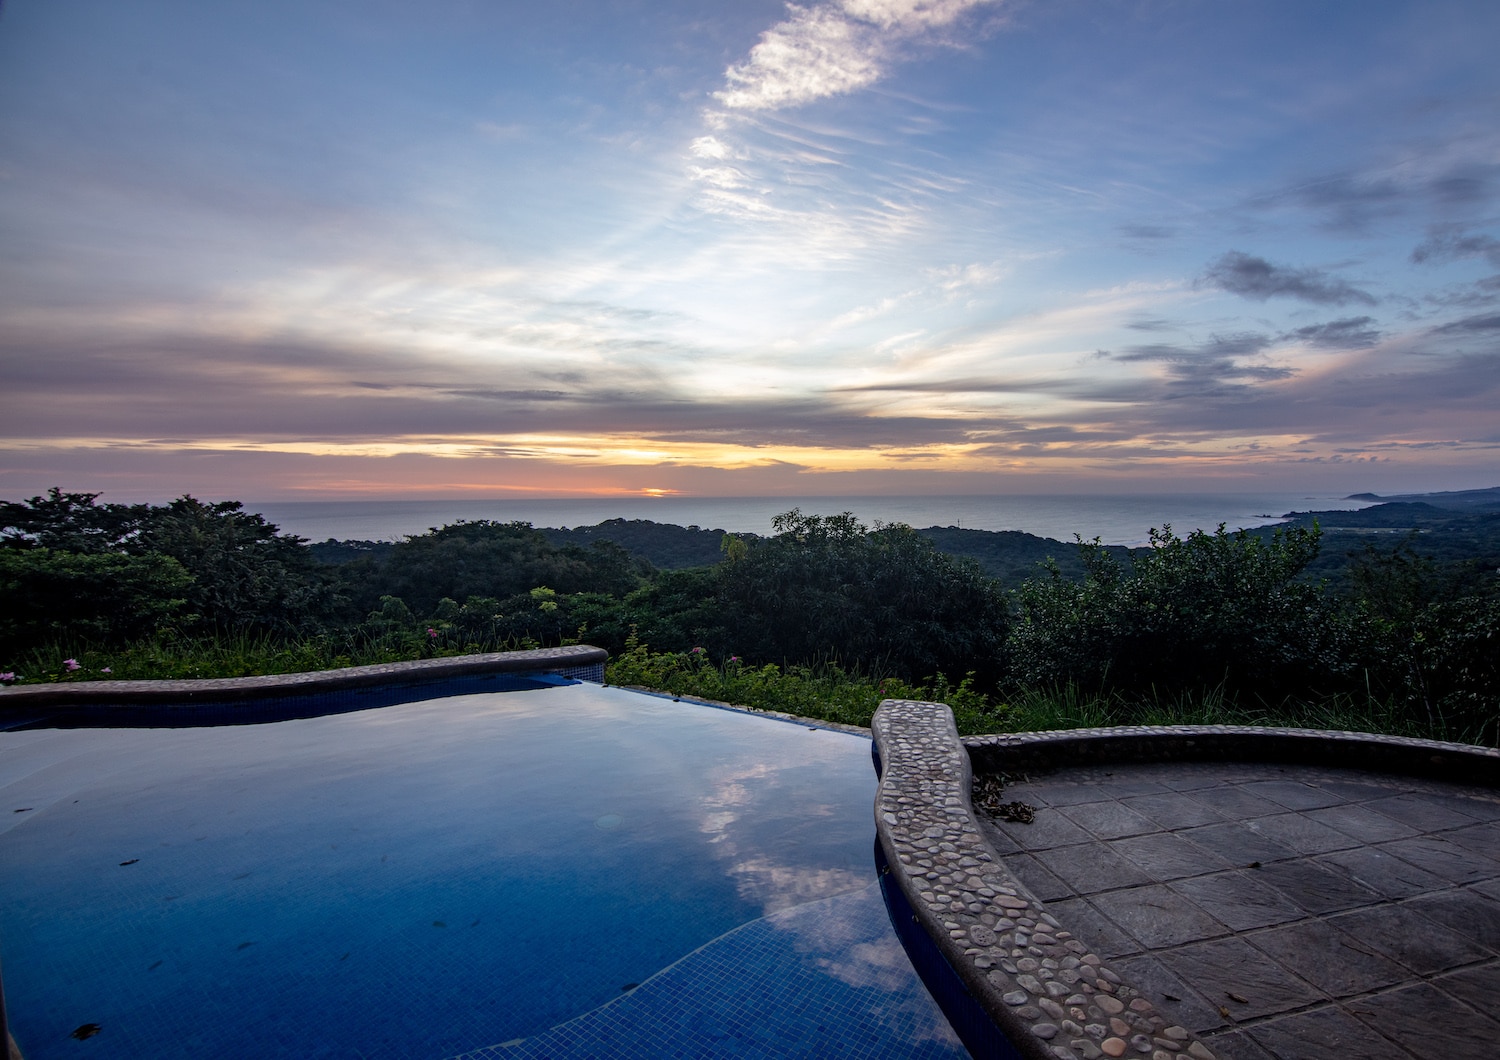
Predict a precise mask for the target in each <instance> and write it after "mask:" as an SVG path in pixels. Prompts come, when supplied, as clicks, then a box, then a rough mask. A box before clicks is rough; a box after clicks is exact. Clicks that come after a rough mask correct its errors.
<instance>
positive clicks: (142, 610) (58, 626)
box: [0, 547, 193, 669]
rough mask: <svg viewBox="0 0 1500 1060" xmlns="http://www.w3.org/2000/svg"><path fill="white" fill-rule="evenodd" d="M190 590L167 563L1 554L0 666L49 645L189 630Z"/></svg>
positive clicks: (153, 558)
mask: <svg viewBox="0 0 1500 1060" xmlns="http://www.w3.org/2000/svg"><path fill="white" fill-rule="evenodd" d="M192 584H193V578H192V575H190V574H189V573H188V572H187V571H186V570H184V569H183V567H182V564H180V563H178V562H177V561H176V560H175V559H172V558H170V557H167V556H160V555H147V556H127V555H121V554H119V553H110V552H92V553H90V552H65V551H61V550H58V549H51V548H41V547H36V548H24V549H22V548H0V600H4V601H5V606H4V607H0V662H3V660H5V659H14V658H15V657H16V656H18V655H19V654H20V653H21V652H23V651H26V650H28V649H31V648H36V647H41V646H43V645H45V644H47V643H49V642H52V641H57V640H64V639H68V640H72V641H77V642H79V643H81V644H100V645H102V644H115V643H120V642H124V641H127V640H131V639H134V638H136V637H142V636H148V635H151V634H153V633H156V632H157V631H158V630H160V629H162V628H164V627H172V626H176V625H178V624H180V623H184V622H186V621H188V620H189V612H188V602H187V594H188V593H189V591H190V590H191V588H192ZM0 668H6V669H8V668H9V667H8V666H5V667H0Z"/></svg>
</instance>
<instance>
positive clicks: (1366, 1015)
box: [1348, 983, 1500, 1060]
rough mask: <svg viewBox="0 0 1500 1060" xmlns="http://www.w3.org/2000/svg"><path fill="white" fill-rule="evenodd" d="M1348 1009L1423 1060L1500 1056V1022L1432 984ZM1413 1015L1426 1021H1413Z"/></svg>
mask: <svg viewBox="0 0 1500 1060" xmlns="http://www.w3.org/2000/svg"><path fill="white" fill-rule="evenodd" d="M1348 1009H1349V1011H1350V1012H1351V1013H1352V1014H1353V1015H1354V1016H1355V1018H1357V1019H1359V1020H1360V1021H1361V1022H1363V1023H1365V1024H1367V1025H1369V1026H1370V1027H1372V1028H1373V1029H1375V1030H1377V1031H1379V1032H1380V1033H1381V1034H1384V1035H1385V1036H1386V1037H1388V1038H1393V1039H1395V1040H1396V1041H1397V1042H1400V1043H1401V1044H1402V1045H1404V1046H1406V1048H1407V1049H1409V1050H1411V1052H1412V1053H1413V1054H1415V1055H1416V1056H1418V1057H1420V1058H1421V1060H1492V1058H1493V1057H1494V1056H1495V1055H1496V1054H1497V1052H1500V1023H1496V1022H1494V1021H1493V1020H1490V1019H1488V1018H1486V1017H1484V1016H1481V1015H1480V1014H1479V1013H1477V1012H1475V1011H1474V1010H1472V1009H1470V1008H1469V1007H1468V1006H1466V1005H1461V1004H1459V1003H1458V1002H1457V1001H1454V1000H1453V999H1452V998H1450V997H1448V995H1446V994H1444V993H1442V992H1441V991H1440V990H1438V989H1436V988H1435V987H1433V986H1431V985H1430V984H1428V983H1418V984H1417V985H1415V986H1409V987H1406V988H1405V989H1402V990H1393V991H1391V992H1390V993H1387V994H1377V995H1375V996H1373V997H1365V998H1360V999H1359V1001H1357V1002H1355V1003H1352V1004H1350V1005H1349V1006H1348ZM1413 1013H1421V1017H1420V1018H1417V1019H1413V1018H1412V1016H1413Z"/></svg>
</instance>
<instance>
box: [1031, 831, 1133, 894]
mask: <svg viewBox="0 0 1500 1060" xmlns="http://www.w3.org/2000/svg"><path fill="white" fill-rule="evenodd" d="M1036 859H1037V860H1038V861H1040V862H1041V863H1042V864H1043V865H1045V866H1046V867H1047V869H1048V871H1050V872H1051V873H1052V874H1053V875H1054V876H1056V877H1057V878H1058V879H1060V880H1062V881H1063V883H1065V884H1067V885H1068V886H1069V887H1071V888H1072V889H1073V893H1075V894H1095V893H1097V892H1099V891H1112V890H1115V889H1117V888H1120V887H1134V886H1137V885H1139V884H1142V883H1150V882H1151V877H1150V876H1148V875H1146V873H1145V872H1143V871H1141V869H1140V868H1138V867H1137V866H1135V865H1133V864H1131V863H1130V862H1129V861H1126V860H1125V859H1124V858H1122V857H1121V856H1120V855H1119V854H1116V853H1115V852H1114V851H1113V850H1112V849H1111V848H1110V847H1108V846H1107V845H1105V844H1103V843H1083V844H1080V845H1078V846H1072V847H1058V848H1057V849H1055V850H1042V851H1038V852H1037V854H1036Z"/></svg>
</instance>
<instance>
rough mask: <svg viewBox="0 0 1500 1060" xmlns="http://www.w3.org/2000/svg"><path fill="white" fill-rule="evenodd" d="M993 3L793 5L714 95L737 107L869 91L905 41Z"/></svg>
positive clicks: (776, 106) (841, 0)
mask: <svg viewBox="0 0 1500 1060" xmlns="http://www.w3.org/2000/svg"><path fill="white" fill-rule="evenodd" d="M993 2H994V0H835V2H832V3H823V4H817V5H814V6H811V7H799V6H797V5H795V4H789V5H788V12H789V16H790V17H788V18H787V19H786V20H785V21H783V22H779V23H777V24H776V25H775V26H772V27H771V28H770V29H768V30H766V31H765V32H764V33H762V34H761V37H760V42H759V43H757V44H756V45H755V47H753V48H751V49H750V55H749V58H747V59H746V60H745V61H744V62H743V63H740V64H738V65H736V66H731V67H729V69H728V70H726V71H725V72H724V80H725V82H726V87H725V88H724V89H722V90H720V91H718V92H715V93H714V98H715V99H717V100H718V101H719V103H721V104H722V105H723V106H725V107H727V108H729V109H730V110H745V111H768V110H781V109H783V108H786V107H796V106H800V105H801V104H804V103H810V102H812V101H814V100H818V99H825V98H827V97H829V96H838V95H844V94H846V93H849V92H856V91H858V90H859V89H862V88H867V87H869V86H870V85H872V84H874V83H875V82H876V81H878V80H880V78H881V77H882V76H883V75H884V74H885V71H886V69H887V68H888V67H889V65H890V64H891V63H892V62H894V61H896V60H897V59H898V57H899V52H900V50H901V46H902V45H903V44H910V43H914V42H917V41H921V40H923V39H926V38H929V37H930V36H931V35H932V33H933V31H935V30H938V29H941V28H943V27H945V26H948V25H951V24H952V23H953V22H955V21H957V20H958V19H959V18H960V17H961V16H962V15H964V14H965V13H966V12H968V11H969V10H970V9H972V8H975V7H978V6H980V5H981V4H988V3H993Z"/></svg>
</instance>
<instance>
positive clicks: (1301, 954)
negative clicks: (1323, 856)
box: [1248, 920, 1409, 998]
mask: <svg viewBox="0 0 1500 1060" xmlns="http://www.w3.org/2000/svg"><path fill="white" fill-rule="evenodd" d="M1248 941H1249V942H1250V943H1251V945H1253V946H1254V947H1255V948H1256V949H1258V950H1260V951H1262V952H1263V953H1266V954H1268V955H1270V956H1271V957H1272V958H1274V959H1275V960H1276V961H1277V963H1279V964H1280V965H1281V966H1282V967H1284V968H1289V969H1291V970H1292V971H1294V972H1296V973H1297V974H1298V975H1300V976H1301V977H1302V978H1304V979H1306V980H1307V981H1308V982H1310V983H1313V984H1314V985H1316V986H1317V987H1318V988H1319V989H1320V990H1322V991H1324V992H1325V993H1327V994H1328V995H1329V996H1330V997H1335V998H1340V997H1348V996H1350V995H1351V994H1362V993H1364V992H1366V991H1368V990H1378V989H1380V988H1382V987H1387V986H1394V985H1396V984H1397V983H1401V982H1404V981H1405V980H1406V979H1408V978H1409V973H1408V972H1407V970H1406V969H1405V968H1403V967H1401V966H1400V965H1399V964H1397V963H1396V962H1394V961H1392V960H1390V959H1389V958H1387V957H1382V956H1381V955H1380V954H1379V953H1376V952H1374V948H1373V947H1371V946H1367V945H1365V944H1364V943H1362V942H1360V941H1358V940H1356V939H1354V938H1352V937H1350V936H1349V935H1347V934H1345V933H1344V932H1342V931H1340V930H1338V929H1337V928H1335V927H1333V926H1332V925H1331V924H1329V923H1328V922H1326V921H1323V920H1301V921H1298V922H1297V923H1295V924H1287V925H1285V926H1283V927H1275V928H1268V929H1266V930H1265V931H1257V932H1255V933H1254V934H1253V935H1250V936H1248Z"/></svg>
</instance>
